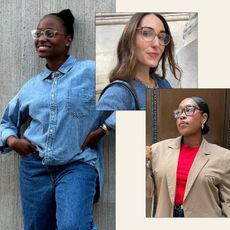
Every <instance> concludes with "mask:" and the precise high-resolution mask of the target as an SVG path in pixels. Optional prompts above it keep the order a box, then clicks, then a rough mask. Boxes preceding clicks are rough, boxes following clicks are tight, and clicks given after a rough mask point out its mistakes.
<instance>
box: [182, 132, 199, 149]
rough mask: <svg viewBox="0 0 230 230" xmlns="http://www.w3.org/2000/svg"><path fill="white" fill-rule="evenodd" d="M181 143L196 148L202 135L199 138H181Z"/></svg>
mask: <svg viewBox="0 0 230 230" xmlns="http://www.w3.org/2000/svg"><path fill="white" fill-rule="evenodd" d="M182 142H183V143H184V144H185V145H187V146H188V147H198V146H200V145H201V142H202V135H201V134H200V135H199V136H198V135H196V136H183V140H182Z"/></svg>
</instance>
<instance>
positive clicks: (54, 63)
mask: <svg viewBox="0 0 230 230" xmlns="http://www.w3.org/2000/svg"><path fill="white" fill-rule="evenodd" d="M67 58H68V55H67V54H65V55H63V56H60V57H56V58H47V59H46V61H47V64H48V67H49V69H50V70H52V71H54V72H56V71H57V70H58V69H59V68H60V67H61V66H62V65H63V64H64V62H65V61H66V59H67Z"/></svg>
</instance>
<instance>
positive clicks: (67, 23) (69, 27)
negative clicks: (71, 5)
mask: <svg viewBox="0 0 230 230" xmlns="http://www.w3.org/2000/svg"><path fill="white" fill-rule="evenodd" d="M48 15H55V16H57V17H59V18H60V19H61V20H62V22H63V25H64V27H65V30H66V34H67V35H70V36H71V38H72V39H73V37H74V29H73V24H74V16H73V14H72V12H71V10H70V9H65V10H62V11H60V12H58V13H51V14H48Z"/></svg>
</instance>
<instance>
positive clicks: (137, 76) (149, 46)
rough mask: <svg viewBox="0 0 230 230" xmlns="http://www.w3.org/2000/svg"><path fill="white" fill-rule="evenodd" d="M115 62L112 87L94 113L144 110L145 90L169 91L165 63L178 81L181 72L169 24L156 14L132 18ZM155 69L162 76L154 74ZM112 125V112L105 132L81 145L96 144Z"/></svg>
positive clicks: (143, 14)
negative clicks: (164, 89) (161, 89)
mask: <svg viewBox="0 0 230 230" xmlns="http://www.w3.org/2000/svg"><path fill="white" fill-rule="evenodd" d="M117 59H118V61H117V65H116V67H115V68H114V69H113V70H112V72H111V73H110V77H109V79H110V82H111V84H110V86H109V87H108V88H106V90H105V91H103V95H101V97H100V100H99V102H98V105H97V110H102V111H103V110H104V111H115V110H135V109H139V110H145V108H146V89H147V88H151V89H155V88H171V85H170V84H169V82H168V81H167V80H166V79H165V74H166V62H168V65H169V68H170V70H171V72H172V74H173V76H174V77H175V78H176V79H180V69H179V67H178V66H177V64H176V62H175V60H174V42H173V38H172V36H171V32H170V29H169V26H168V23H167V22H166V20H165V19H164V17H163V16H162V15H160V14H158V13H136V14H134V15H133V16H132V18H131V19H130V21H129V22H128V23H127V25H126V27H125V29H124V31H123V34H122V36H121V38H120V41H119V43H118V47H117ZM158 67H160V69H161V72H162V76H160V75H158V74H157V73H156V71H157V70H158V69H159V68H158ZM178 74H179V76H177V75H178ZM121 81H122V82H121ZM122 83H123V84H122ZM124 84H125V85H124ZM127 86H128V87H129V88H130V89H131V91H132V92H133V94H134V95H135V96H134V95H133V94H132V93H131V91H130V90H129V89H128V88H127ZM115 124H116V114H115V112H112V113H111V115H110V116H109V117H108V118H107V119H106V120H105V121H104V124H103V126H102V129H104V131H103V130H101V129H98V130H95V131H94V132H92V133H90V134H89V136H88V138H87V139H86V140H85V142H84V144H83V146H93V144H94V145H95V143H96V141H97V140H99V139H100V138H101V136H102V135H103V134H101V135H99V133H103V132H104V133H108V132H109V130H110V129H114V128H115ZM96 134H98V136H97V135H96Z"/></svg>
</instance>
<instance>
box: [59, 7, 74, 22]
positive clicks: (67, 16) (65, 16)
mask: <svg viewBox="0 0 230 230" xmlns="http://www.w3.org/2000/svg"><path fill="white" fill-rule="evenodd" d="M57 16H58V17H60V18H61V19H62V20H63V21H64V22H68V23H70V24H72V25H73V24H74V16H73V14H72V12H71V10H70V9H65V10H62V11H60V12H58V13H57Z"/></svg>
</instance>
